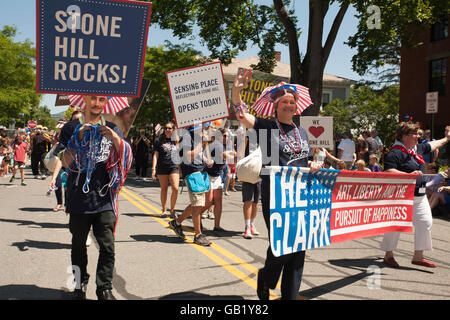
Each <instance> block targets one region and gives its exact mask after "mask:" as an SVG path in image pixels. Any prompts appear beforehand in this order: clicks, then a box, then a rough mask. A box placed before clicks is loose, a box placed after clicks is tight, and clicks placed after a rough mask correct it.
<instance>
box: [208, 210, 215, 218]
mask: <svg viewBox="0 0 450 320" xmlns="http://www.w3.org/2000/svg"><path fill="white" fill-rule="evenodd" d="M208 219H211V220H214V212H212V211H209V212H208Z"/></svg>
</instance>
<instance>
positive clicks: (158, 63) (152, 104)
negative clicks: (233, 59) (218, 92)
mask: <svg viewBox="0 0 450 320" xmlns="http://www.w3.org/2000/svg"><path fill="white" fill-rule="evenodd" d="M199 55H200V52H198V51H196V50H194V49H193V48H192V47H191V46H188V45H172V44H171V43H170V42H168V41H166V44H165V47H163V46H159V47H148V48H147V53H146V56H145V65H144V78H145V79H148V80H151V83H150V87H149V89H148V92H147V96H146V97H145V99H144V102H143V103H142V105H141V108H140V109H139V112H138V114H137V115H136V119H135V121H134V127H135V128H136V129H142V128H146V129H151V128H152V124H157V123H160V124H161V125H162V124H163V123H164V122H165V121H168V120H171V121H173V111H172V104H171V101H170V95H169V88H168V86H167V81H166V72H167V71H172V70H176V69H181V68H186V67H192V66H196V65H199V64H203V63H206V62H208V61H210V60H207V59H205V58H202V57H200V56H199ZM136 129H135V130H136ZM135 133H136V132H134V130H132V131H131V134H135Z"/></svg>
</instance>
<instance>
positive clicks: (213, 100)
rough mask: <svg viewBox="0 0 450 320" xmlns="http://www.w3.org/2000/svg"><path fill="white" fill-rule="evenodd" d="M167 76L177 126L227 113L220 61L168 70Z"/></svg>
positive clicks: (197, 122)
mask: <svg viewBox="0 0 450 320" xmlns="http://www.w3.org/2000/svg"><path fill="white" fill-rule="evenodd" d="M166 78H167V83H168V85H169V93H170V99H171V101H172V108H173V114H174V117H175V123H176V126H177V128H185V127H189V126H192V125H195V124H199V123H204V122H209V121H213V120H216V119H221V118H227V117H228V116H229V112H228V100H227V95H226V90H225V81H224V78H223V72H222V64H221V63H220V62H214V63H209V64H204V65H200V66H196V67H192V68H186V69H180V70H175V71H168V72H166Z"/></svg>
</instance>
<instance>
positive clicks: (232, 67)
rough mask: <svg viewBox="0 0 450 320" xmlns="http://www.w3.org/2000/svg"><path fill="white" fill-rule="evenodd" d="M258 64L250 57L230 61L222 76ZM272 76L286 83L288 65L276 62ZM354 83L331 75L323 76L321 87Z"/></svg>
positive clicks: (288, 72) (288, 74)
mask: <svg viewBox="0 0 450 320" xmlns="http://www.w3.org/2000/svg"><path fill="white" fill-rule="evenodd" d="M258 62H259V57H256V56H252V57H248V58H244V59H232V61H231V63H230V64H229V65H227V66H225V65H223V67H222V68H223V73H224V75H230V74H232V75H235V74H237V71H238V69H239V68H249V67H250V65H252V64H257V63H258ZM272 74H273V75H276V76H279V77H282V78H286V80H287V81H289V80H288V79H290V77H291V66H290V64H288V63H284V62H281V61H278V62H277V64H276V65H275V68H274V70H273V72H272ZM353 83H355V81H354V80H351V79H346V78H343V77H338V76H335V75H331V74H326V73H324V74H323V85H324V86H326V85H332V86H350V85H352V84H353Z"/></svg>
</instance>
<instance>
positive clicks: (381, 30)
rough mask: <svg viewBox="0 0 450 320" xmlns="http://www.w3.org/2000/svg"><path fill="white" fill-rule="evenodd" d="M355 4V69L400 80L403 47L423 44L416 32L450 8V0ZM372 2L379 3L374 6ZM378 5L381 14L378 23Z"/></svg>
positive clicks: (380, 0)
mask: <svg viewBox="0 0 450 320" xmlns="http://www.w3.org/2000/svg"><path fill="white" fill-rule="evenodd" d="M353 5H354V6H355V8H356V10H357V12H358V14H357V15H356V17H357V18H358V20H359V23H358V30H357V32H356V33H355V34H354V35H352V36H350V37H349V39H348V42H347V44H348V45H349V46H350V47H351V48H355V49H356V50H357V54H356V55H355V56H354V57H353V58H352V63H353V70H354V71H355V72H357V73H358V74H360V75H361V76H363V75H366V74H367V73H370V72H373V71H374V72H375V73H378V72H381V80H382V81H383V80H386V82H390V81H392V80H395V81H397V82H398V81H399V80H398V79H396V78H398V77H399V74H398V73H399V69H400V49H401V47H402V46H407V47H412V46H417V45H420V43H418V42H417V40H415V39H414V36H415V34H416V33H417V32H418V31H421V30H422V31H423V30H426V29H427V28H429V27H430V26H431V25H432V24H433V23H435V22H437V21H439V20H440V18H441V17H442V14H443V13H448V12H449V2H448V1H442V0H420V1H419V0H411V1H400V0H370V1H369V0H358V1H353ZM370 6H376V7H373V8H374V9H373V10H370V9H368V8H369V7H370ZM375 9H376V10H379V11H378V13H379V14H380V15H379V18H380V20H379V21H378V22H379V24H378V25H377V24H376V23H375V22H376V21H375V20H374V19H375V17H376V14H377V13H376V12H375V11H374V10H375ZM380 70H381V71H380Z"/></svg>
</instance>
